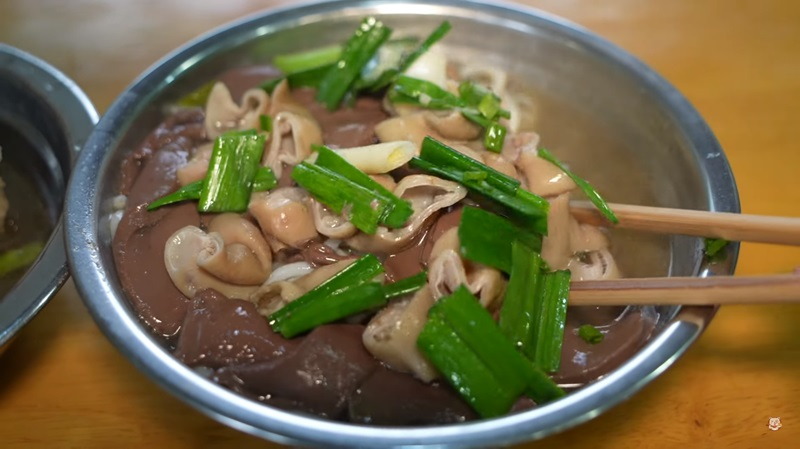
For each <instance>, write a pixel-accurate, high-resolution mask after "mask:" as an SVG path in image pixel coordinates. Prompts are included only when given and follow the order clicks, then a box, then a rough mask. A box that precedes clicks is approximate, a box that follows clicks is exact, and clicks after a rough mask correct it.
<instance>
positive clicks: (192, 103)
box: [178, 81, 216, 108]
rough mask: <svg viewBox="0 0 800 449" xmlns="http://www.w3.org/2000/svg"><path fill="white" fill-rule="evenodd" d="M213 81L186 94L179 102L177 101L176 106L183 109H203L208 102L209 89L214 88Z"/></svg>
mask: <svg viewBox="0 0 800 449" xmlns="http://www.w3.org/2000/svg"><path fill="white" fill-rule="evenodd" d="M214 84H216V82H215V81H210V82H208V83H206V84H203V85H202V86H200V87H198V88H197V89H195V90H194V91H192V92H190V93H188V94H187V95H185V96H184V97H182V98H181V99H180V100H178V106H182V107H185V108H203V107H205V106H206V103H207V102H208V96H209V95H210V94H211V89H213V88H214Z"/></svg>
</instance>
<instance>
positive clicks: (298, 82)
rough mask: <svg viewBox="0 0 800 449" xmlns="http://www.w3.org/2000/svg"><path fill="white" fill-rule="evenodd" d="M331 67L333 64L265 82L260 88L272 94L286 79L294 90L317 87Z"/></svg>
mask: <svg viewBox="0 0 800 449" xmlns="http://www.w3.org/2000/svg"><path fill="white" fill-rule="evenodd" d="M331 67H333V64H329V65H323V66H319V67H315V68H313V69H308V70H303V71H302V72H294V73H288V74H286V76H282V77H280V78H275V79H271V80H268V81H265V82H263V83H261V86H260V87H261V88H262V89H264V90H265V91H267V93H270V94H271V93H272V92H273V91H274V90H275V88H276V87H278V84H280V83H281V81H283V80H284V79H285V80H287V81H288V82H289V87H291V88H293V89H294V88H297V87H317V86H318V85H319V83H320V80H322V78H323V77H324V76H325V74H326V73H328V71H329V70H330V69H331Z"/></svg>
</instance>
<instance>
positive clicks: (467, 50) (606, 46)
mask: <svg viewBox="0 0 800 449" xmlns="http://www.w3.org/2000/svg"><path fill="white" fill-rule="evenodd" d="M367 15H378V16H380V17H381V18H383V19H384V21H385V22H386V23H387V24H388V25H389V26H391V27H393V28H394V29H395V30H396V33H398V34H409V35H424V34H425V33H426V32H428V31H429V30H430V29H432V28H433V27H435V26H436V25H438V23H439V22H441V21H442V20H443V19H445V18H447V19H448V20H450V21H451V23H452V25H453V30H452V31H451V33H450V34H449V35H448V36H447V38H446V45H447V46H449V47H450V51H448V53H449V54H452V55H456V56H458V55H461V56H462V57H471V58H483V59H485V61H486V63H487V64H488V65H492V66H495V67H498V68H501V69H504V70H506V71H508V72H509V74H510V75H511V76H512V78H513V79H514V80H517V81H518V82H520V83H522V84H523V85H525V86H526V88H528V89H530V90H531V92H533V94H532V95H533V98H534V99H535V100H536V101H535V105H536V106H535V110H533V111H531V115H532V116H533V117H534V119H533V120H534V121H535V129H536V131H537V132H539V133H540V134H541V135H542V136H543V143H544V145H546V146H547V147H548V148H551V149H555V150H557V151H558V152H559V154H560V155H563V158H564V159H565V160H566V161H567V162H568V163H570V164H571V166H572V167H573V168H574V169H575V170H576V171H577V172H579V173H586V174H591V175H587V176H588V177H589V178H590V180H591V181H592V182H594V183H595V184H596V185H597V186H598V187H599V189H600V190H601V191H604V192H608V196H609V198H611V199H612V200H613V201H615V202H623V203H625V202H627V203H632V204H649V205H657V206H669V207H682V208H689V209H705V210H714V211H727V212H738V211H739V202H738V196H737V191H736V186H735V183H734V181H733V177H732V174H731V170H730V167H729V166H728V163H727V161H726V159H725V157H724V155H723V153H722V150H721V148H720V147H719V145H718V143H717V141H716V139H715V138H714V136H713V135H712V133H711V132H710V130H709V129H708V127H707V125H706V124H705V122H704V121H703V120H702V118H701V117H700V116H699V115H698V113H697V112H696V111H695V110H694V109H693V108H692V107H691V105H690V104H689V103H688V102H687V101H686V100H685V99H684V98H683V97H682V96H681V95H680V94H679V93H678V92H677V91H676V90H675V89H674V88H672V87H671V86H670V85H669V84H668V83H667V82H666V81H665V80H664V79H662V78H661V77H659V76H658V75H657V74H656V73H654V72H653V71H652V70H651V69H649V68H648V67H646V66H645V65H643V64H642V63H641V62H639V61H638V60H636V59H635V58H633V57H632V56H630V55H628V54H627V53H625V52H623V51H622V50H620V49H619V48H617V47H615V46H613V45H612V44H610V43H608V42H606V41H604V40H602V39H601V38H599V37H597V36H595V35H593V34H591V33H589V32H587V31H586V30H583V29H581V28H579V27H577V26H575V25H573V24H570V23H567V22H564V21H562V20H560V19H558V18H554V17H551V16H548V15H546V14H543V13H540V12H537V11H533V10H529V9H517V8H513V7H510V6H503V5H498V4H484V3H481V2H472V1H456V0H438V1H437V0H426V1H405V2H399V1H375V0H373V1H368V0H364V1H331V2H324V3H318V4H308V5H303V6H297V7H291V8H286V9H280V10H272V11H266V12H264V13H263V14H258V15H255V16H252V17H250V18H246V19H243V20H242V21H239V22H237V23H234V24H232V25H229V26H227V27H224V28H222V29H219V30H216V31H214V32H212V33H210V34H208V35H206V36H204V37H202V38H200V39H198V40H196V41H194V42H192V43H190V44H188V45H187V46H185V47H183V48H181V49H179V50H177V51H176V52H174V53H172V54H170V55H168V56H167V57H166V58H164V59H163V60H162V61H160V62H159V63H158V64H156V65H155V66H154V67H152V68H151V69H150V70H149V71H148V72H146V73H145V74H144V75H142V77H140V78H139V79H138V80H136V81H135V82H134V83H133V84H132V85H131V86H130V87H129V88H128V89H127V90H126V91H125V92H124V93H123V94H122V95H121V96H120V97H119V98H118V99H117V101H116V102H115V103H114V104H113V105H112V107H111V108H110V109H109V110H108V112H107V114H106V115H105V116H104V117H103V119H102V120H101V121H100V123H99V124H98V126H97V127H96V128H95V131H94V133H93V134H92V135H91V137H90V139H89V141H88V143H87V145H86V147H85V149H84V151H83V153H82V154H81V157H80V159H79V162H78V164H77V167H76V176H74V178H73V180H72V182H71V184H70V189H69V192H68V197H67V225H66V226H67V241H68V244H69V246H70V248H71V251H70V254H69V255H70V259H71V267H72V270H73V276H74V277H75V281H76V285H77V287H78V289H79V291H80V293H81V295H82V296H83V298H84V301H85V303H86V305H87V307H88V308H89V310H90V311H91V313H92V314H93V315H94V317H95V320H96V321H97V322H98V324H99V325H100V327H101V328H102V329H103V331H104V332H105V333H106V335H107V336H108V337H109V338H110V339H111V340H112V341H113V342H114V343H115V344H116V345H117V347H118V348H119V349H120V350H121V351H122V352H124V353H125V354H126V355H127V356H128V357H129V358H130V359H131V361H132V362H133V363H134V364H135V365H137V366H138V367H139V368H140V369H142V370H143V371H145V372H146V373H147V374H149V375H150V376H151V377H152V378H153V379H154V380H155V381H156V382H158V383H159V384H161V385H162V386H163V387H164V388H166V389H167V390H169V391H170V392H171V393H173V394H175V395H176V396H178V397H180V398H181V399H183V400H185V401H187V402H188V403H190V404H192V405H193V406H195V407H197V408H198V409H200V410H201V411H203V412H205V413H206V414H208V415H210V416H212V417H214V418H215V419H218V420H219V421H221V422H223V423H226V424H228V425H231V426H233V427H236V428H239V429H241V430H244V431H247V432H250V433H253V434H256V435H260V436H262V437H265V438H269V439H272V440H275V441H279V442H294V443H297V442H300V443H304V444H311V445H319V446H325V447H354V446H369V447H389V446H401V445H402V446H408V445H441V446H447V447H467V446H476V447H481V446H487V445H502V444H508V443H513V442H518V441H522V440H528V439H535V438H540V437H543V436H545V435H547V434H551V433H553V432H557V431H559V430H563V429H565V428H568V427H570V426H574V425H576V424H578V423H580V422H583V421H585V420H588V419H590V418H592V417H594V416H596V415H597V414H599V413H600V412H602V411H604V410H606V409H607V408H609V407H611V406H612V405H614V404H616V403H619V402H620V401H622V400H624V399H625V398H627V397H629V396H630V395H632V394H633V393H635V392H636V391H638V389H639V388H641V387H642V386H643V385H644V384H645V383H647V382H648V381H649V380H650V379H652V378H653V377H654V376H655V375H657V374H659V373H660V372H662V371H663V370H664V369H665V368H666V367H667V366H669V365H670V364H671V363H672V362H673V361H674V360H675V359H676V358H677V357H678V356H679V355H680V354H682V353H683V351H684V350H685V349H686V348H687V347H688V346H689V345H690V344H691V343H692V342H693V341H694V340H695V339H696V338H697V336H698V335H699V334H700V333H701V332H702V330H703V329H704V327H705V326H706V325H707V324H708V322H709V320H710V319H711V318H712V316H713V314H714V309H713V308H711V307H685V308H683V309H680V308H678V307H660V308H659V315H660V319H659V323H658V326H657V332H656V334H655V335H654V336H653V338H652V339H651V340H650V341H649V342H648V344H647V345H646V346H645V347H644V348H642V349H641V350H640V351H639V352H638V353H637V354H636V355H635V356H634V357H633V358H631V359H630V360H629V361H628V362H626V363H625V364H623V365H622V366H621V367H619V368H618V369H616V370H615V371H613V372H611V373H609V374H608V375H606V376H604V377H603V378H601V379H599V380H598V381H596V382H593V383H591V384H589V385H588V386H586V387H584V388H582V389H580V390H578V391H576V392H575V393H573V394H571V395H569V396H568V397H566V398H564V399H562V400H559V401H557V402H555V403H552V404H548V405H546V406H543V407H540V408H536V409H534V410H530V411H526V412H522V413H518V414H513V415H508V416H505V417H502V418H497V419H492V420H485V421H478V422H472V423H466V424H461V425H450V426H436V427H424V428H422V427H420V428H402V429H401V428H378V427H364V426H358V425H351V424H342V423H335V422H331V421H326V420H322V419H316V418H310V417H307V416H301V415H298V414H293V413H289V412H285V411H281V410H278V409H273V408H270V407H266V406H263V405H261V404H258V403H255V402H252V401H250V400H248V399H246V398H243V397H241V396H238V395H237V394H235V393H232V392H230V391H228V390H226V389H224V388H222V387H220V386H218V385H216V384H213V383H211V382H209V381H207V380H206V379H204V378H203V377H201V376H199V375H198V374H196V373H195V372H194V371H193V370H192V369H190V368H188V367H186V366H184V365H183V364H182V363H180V362H178V361H177V360H175V359H174V358H173V357H172V356H171V355H170V354H169V352H168V351H167V350H166V349H165V348H163V347H162V346H161V345H160V343H158V342H157V341H156V340H155V339H153V338H152V337H151V336H150V335H149V333H148V331H147V329H145V327H144V326H143V325H142V324H141V323H140V322H139V321H138V319H137V317H136V314H135V313H134V312H133V310H132V308H131V307H130V305H129V304H128V302H127V300H126V299H125V297H124V295H123V293H122V290H121V288H120V284H119V282H118V278H117V274H116V272H115V268H114V263H113V259H112V254H111V250H110V241H111V236H110V231H109V226H108V222H107V219H106V218H105V217H107V216H108V214H109V213H110V212H111V199H112V198H113V196H114V195H116V193H117V188H118V185H119V179H118V177H119V171H118V170H117V167H119V164H120V162H121V160H122V158H123V157H124V156H125V154H126V151H129V150H130V149H132V148H135V147H136V146H137V145H139V143H140V142H141V141H142V139H143V138H144V136H146V134H147V133H148V132H149V131H150V130H152V129H153V128H154V127H155V126H156V125H157V124H158V123H159V122H160V121H161V120H162V119H163V117H164V114H165V112H164V111H165V106H167V105H169V104H170V102H174V100H176V99H177V98H179V97H181V96H182V95H184V94H186V93H187V92H190V91H192V90H193V89H195V88H197V87H198V86H200V85H202V84H204V83H206V82H208V81H209V80H211V79H214V78H215V77H216V76H218V75H219V74H220V73H221V72H222V71H224V69H225V68H229V67H235V66H243V65H248V64H258V63H268V62H269V61H270V60H271V59H272V57H273V56H274V55H276V54H281V53H287V52H292V51H297V50H302V49H309V48H313V47H316V46H321V45H325V44H330V43H335V42H341V41H343V40H344V39H345V38H346V37H347V36H348V35H349V33H350V32H351V31H352V30H353V29H354V28H355V26H356V24H357V23H358V21H359V20H360V18H362V17H364V16H367ZM603 161H604V162H603ZM611 161H613V162H611ZM615 246H616V251H618V252H626V251H627V252H629V253H636V254H639V255H640V256H638V258H631V257H628V258H627V262H626V265H624V266H623V269H624V270H625V271H627V273H628V274H629V275H633V276H644V275H707V274H709V270H708V268H707V267H705V266H703V264H702V258H701V252H700V248H701V242H700V239H696V238H688V237H660V238H657V237H655V238H654V237H649V236H645V235H637V234H635V233H627V234H625V235H621V236H620V239H619V240H615ZM651 249H652V250H653V253H649V250H651ZM737 250H738V247H734V248H732V251H729V253H728V259H727V260H725V261H723V262H721V263H718V264H715V265H714V268H713V270H714V272H715V273H719V274H728V273H732V271H733V268H734V264H735V260H736V256H737ZM656 253H660V254H662V255H663V257H649V258H648V254H656ZM623 259H625V258H623Z"/></svg>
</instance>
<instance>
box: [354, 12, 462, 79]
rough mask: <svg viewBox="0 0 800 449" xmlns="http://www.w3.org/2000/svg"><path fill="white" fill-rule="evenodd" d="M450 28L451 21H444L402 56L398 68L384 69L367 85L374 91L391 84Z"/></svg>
mask: <svg viewBox="0 0 800 449" xmlns="http://www.w3.org/2000/svg"><path fill="white" fill-rule="evenodd" d="M450 28H452V27H451V25H450V22H448V21H444V22H442V23H441V24H440V25H439V26H438V27H436V29H434V30H433V31H432V32H431V34H429V35H428V37H426V38H425V40H423V41H422V43H420V44H419V46H418V47H417V48H415V49H414V50H413V51H412V52H410V53H408V54H407V55H404V56H402V57H401V58H400V61H399V63H398V64H397V67H396V68H389V69H387V70H385V71H383V72H382V73H381V74H380V75H379V76H378V77H377V79H376V80H374V81H372V82H370V83H369V84H368V85H367V86H366V87H368V88H369V89H370V90H372V91H377V90H380V89H383V88H384V87H386V86H388V85H389V84H391V83H392V82H393V81H395V79H396V78H397V76H398V75H399V74H401V73H403V72H405V71H406V70H408V68H409V67H411V65H412V64H414V61H416V60H417V59H419V57H420V56H422V54H423V53H425V52H427V51H428V50H429V49H430V48H431V46H433V44H435V43H436V42H438V41H439V40H441V39H442V38H443V37H444V35H445V34H447V32H448V31H450ZM387 44H388V43H387Z"/></svg>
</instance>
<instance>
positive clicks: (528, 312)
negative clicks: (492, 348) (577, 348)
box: [498, 241, 543, 353]
mask: <svg viewBox="0 0 800 449" xmlns="http://www.w3.org/2000/svg"><path fill="white" fill-rule="evenodd" d="M511 252H512V262H513V265H512V267H511V272H510V277H509V281H508V286H507V287H506V292H505V296H504V297H503V305H502V306H501V308H500V320H499V321H498V325H499V326H500V331H502V332H503V334H504V335H505V336H506V337H507V338H508V339H509V340H510V341H511V342H512V343H514V346H516V348H517V349H519V350H520V351H522V352H523V353H527V352H529V351H530V349H529V348H530V346H531V344H532V342H533V340H534V322H535V313H536V294H537V291H538V290H539V284H540V283H541V279H542V262H543V261H542V257H541V256H540V255H539V253H537V252H536V251H534V250H533V249H531V248H530V247H528V246H526V245H525V244H524V243H522V242H520V241H514V242H513V243H512V244H511Z"/></svg>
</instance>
